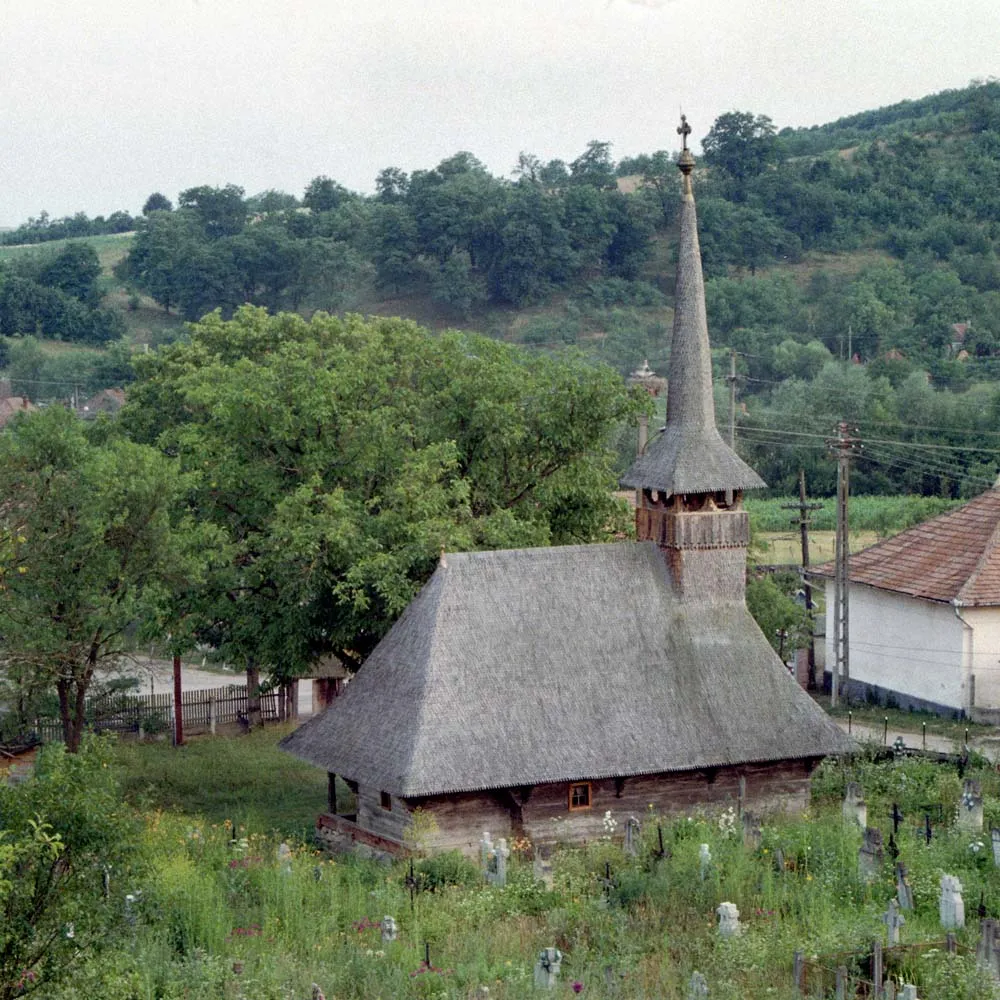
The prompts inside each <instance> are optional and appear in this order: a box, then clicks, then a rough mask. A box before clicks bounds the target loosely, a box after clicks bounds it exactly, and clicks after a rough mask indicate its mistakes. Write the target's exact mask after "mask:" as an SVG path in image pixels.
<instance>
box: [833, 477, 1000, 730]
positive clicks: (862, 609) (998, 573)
mask: <svg viewBox="0 0 1000 1000" xmlns="http://www.w3.org/2000/svg"><path fill="white" fill-rule="evenodd" d="M818 573H819V574H820V575H823V576H826V577H827V583H826V587H827V600H826V606H827V627H826V634H827V663H834V662H836V661H835V656H834V652H833V648H832V644H833V639H832V637H833V634H834V628H833V580H832V577H831V573H832V569H831V568H830V567H820V568H819V570H818ZM849 575H850V592H849V620H850V629H849V648H848V656H849V664H850V681H849V685H848V690H849V691H850V692H851V694H852V695H853V696H856V697H859V698H864V697H865V696H866V695H869V694H875V695H878V696H879V698H881V699H884V698H886V697H891V698H893V699H895V700H896V701H898V702H899V704H900V705H901V706H903V707H910V706H912V707H914V708H928V709H932V710H935V711H940V710H947V711H952V712H963V713H965V714H966V715H968V716H970V717H973V718H981V719H983V720H984V721H996V720H997V718H998V717H1000V488H998V487H994V488H993V489H990V490H987V491H986V492H985V493H983V494H982V495H980V496H978V497H976V498H975V499H974V500H971V501H970V502H969V503H967V504H965V505H964V506H962V507H959V508H957V509H955V510H952V511H949V512H948V513H946V514H941V515H939V516H938V517H935V518H932V519H931V520H929V521H925V522H924V523H923V524H919V525H916V526H915V527H913V528H910V529H908V530H907V531H903V532H901V533H900V534H898V535H896V536H895V537H893V538H889V539H887V540H886V541H884V542H880V543H878V544H877V545H873V546H872V547H871V548H869V549H865V550H864V551H863V552H859V553H858V554H856V555H852V556H851V558H850V562H849Z"/></svg>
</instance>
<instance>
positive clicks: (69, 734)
mask: <svg viewBox="0 0 1000 1000" xmlns="http://www.w3.org/2000/svg"><path fill="white" fill-rule="evenodd" d="M56 693H57V694H58V695H59V721H60V722H61V723H62V731H63V742H64V743H65V744H66V746H67V747H70V746H71V745H72V739H73V726H72V721H71V719H70V713H69V681H68V680H67V679H66V678H65V677H60V678H59V680H57V681H56Z"/></svg>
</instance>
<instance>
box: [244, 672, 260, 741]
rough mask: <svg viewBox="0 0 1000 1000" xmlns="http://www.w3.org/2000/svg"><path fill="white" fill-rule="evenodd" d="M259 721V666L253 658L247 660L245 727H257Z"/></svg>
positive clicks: (250, 728)
mask: <svg viewBox="0 0 1000 1000" xmlns="http://www.w3.org/2000/svg"><path fill="white" fill-rule="evenodd" d="M260 725H261V721H260V668H259V667H258V666H257V664H256V662H255V661H254V660H251V659H248V660H247V728H248V729H249V730H251V732H252V731H253V730H254V729H257V728H259V727H260Z"/></svg>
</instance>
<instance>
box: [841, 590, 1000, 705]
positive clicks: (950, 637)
mask: <svg viewBox="0 0 1000 1000" xmlns="http://www.w3.org/2000/svg"><path fill="white" fill-rule="evenodd" d="M849 602H850V603H849V638H850V664H849V666H850V674H851V680H852V681H857V682H859V683H862V684H873V685H876V686H878V687H880V688H884V689H886V690H888V691H898V692H899V693H900V694H905V695H909V696H910V697H913V698H920V699H921V700H923V701H927V702H931V703H932V704H934V705H943V706H946V707H948V708H954V709H968V708H969V692H968V677H967V670H966V667H965V663H966V662H967V661H966V659H965V656H964V652H965V645H966V643H967V642H969V641H970V640H971V634H970V635H969V636H968V637H967V635H966V633H967V631H968V630H967V629H966V628H965V626H964V625H963V624H962V622H961V621H960V620H959V619H958V617H957V616H956V614H955V610H954V608H953V607H952V606H951V605H950V604H941V603H939V602H937V601H925V600H921V599H919V598H915V597H907V596H906V595H904V594H894V593H889V592H888V591H882V590H876V589H875V588H873V587H865V586H862V585H859V584H853V585H852V586H851V590H850V595H849ZM833 603H834V602H833V582H832V581H827V585H826V663H827V669H828V670H833V669H834V666H835V664H836V657H835V655H834V651H833V637H834V628H833ZM966 617H968V616H966ZM998 634H1000V628H998ZM994 648H996V647H994ZM998 681H1000V678H998ZM977 690H978V689H977ZM978 700H979V698H978V694H977V701H978Z"/></svg>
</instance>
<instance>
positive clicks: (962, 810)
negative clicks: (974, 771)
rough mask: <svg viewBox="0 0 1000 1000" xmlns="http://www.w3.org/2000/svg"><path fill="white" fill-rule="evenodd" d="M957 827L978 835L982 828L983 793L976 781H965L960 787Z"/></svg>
mask: <svg viewBox="0 0 1000 1000" xmlns="http://www.w3.org/2000/svg"><path fill="white" fill-rule="evenodd" d="M958 827H959V829H961V830H967V831H969V832H970V833H978V832H979V831H981V830H982V828H983V792H982V787H981V786H980V784H979V782H978V781H972V780H969V779H967V780H966V781H965V782H964V783H963V785H962V798H961V800H960V801H959V803H958Z"/></svg>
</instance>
